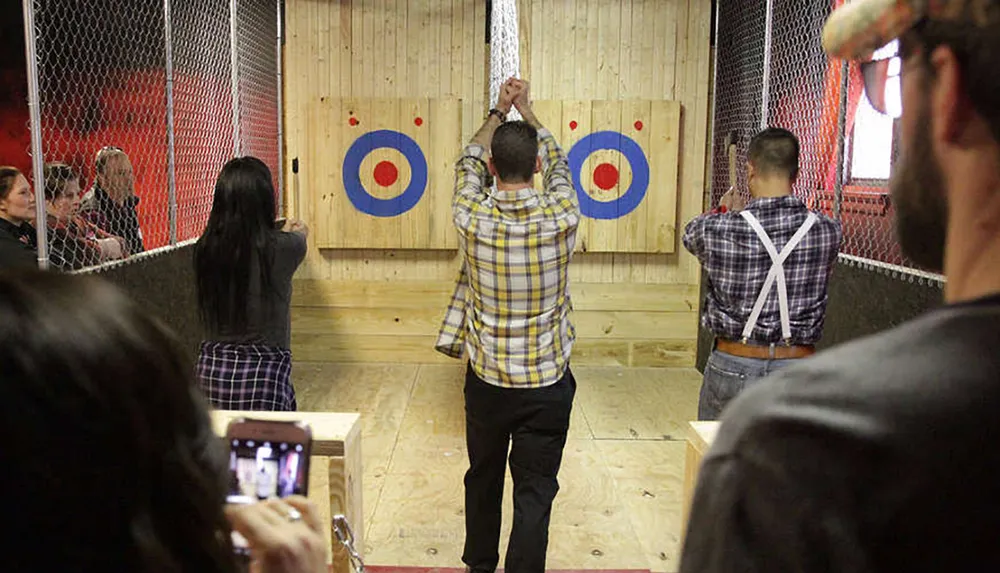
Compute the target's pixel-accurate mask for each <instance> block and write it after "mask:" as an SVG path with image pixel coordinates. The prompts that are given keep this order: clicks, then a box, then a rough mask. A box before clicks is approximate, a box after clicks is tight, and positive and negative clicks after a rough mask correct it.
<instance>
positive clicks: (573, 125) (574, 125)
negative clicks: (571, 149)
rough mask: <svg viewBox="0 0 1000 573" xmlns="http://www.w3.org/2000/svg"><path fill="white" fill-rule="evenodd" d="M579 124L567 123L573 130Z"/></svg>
mask: <svg viewBox="0 0 1000 573" xmlns="http://www.w3.org/2000/svg"><path fill="white" fill-rule="evenodd" d="M578 125H579V124H578V123H576V122H575V121H571V122H569V128H570V129H573V130H575V129H576V128H577V126H578Z"/></svg>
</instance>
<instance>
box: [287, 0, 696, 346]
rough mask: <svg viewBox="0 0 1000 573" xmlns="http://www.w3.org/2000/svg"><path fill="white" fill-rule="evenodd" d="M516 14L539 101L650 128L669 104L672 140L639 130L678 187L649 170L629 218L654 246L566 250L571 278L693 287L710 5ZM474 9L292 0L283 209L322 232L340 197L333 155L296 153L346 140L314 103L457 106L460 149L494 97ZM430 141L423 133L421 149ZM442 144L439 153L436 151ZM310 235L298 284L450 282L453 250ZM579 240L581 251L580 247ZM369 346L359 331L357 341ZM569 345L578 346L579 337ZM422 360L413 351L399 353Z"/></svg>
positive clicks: (373, 0) (619, 307)
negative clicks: (583, 104)
mask: <svg viewBox="0 0 1000 573" xmlns="http://www.w3.org/2000/svg"><path fill="white" fill-rule="evenodd" d="M518 8H519V12H520V14H519V20H520V22H521V32H522V36H521V45H522V53H521V62H522V67H521V72H522V76H523V77H525V78H526V79H528V80H529V81H531V82H532V85H533V97H534V98H535V99H536V100H553V101H561V102H574V101H575V102H579V101H588V102H589V101H593V100H611V101H619V102H626V101H632V100H645V101H650V102H652V103H651V109H650V113H651V116H652V117H653V118H654V119H653V120H652V122H656V121H657V119H656V117H657V113H664V112H662V111H661V112H658V111H657V103H658V102H659V103H661V104H662V103H664V102H671V101H673V102H677V103H676V104H673V105H674V106H675V107H673V108H671V109H668V110H667V111H666V112H665V113H666V114H667V115H671V116H672V117H673V118H674V119H676V121H677V123H678V125H679V128H678V130H677V132H676V134H674V133H673V132H671V133H669V134H664V133H662V132H661V131H652V130H650V131H648V135H649V137H650V140H651V141H650V149H651V150H652V151H651V153H654V154H655V150H656V149H658V144H659V146H660V147H663V148H669V149H670V150H671V151H670V154H671V155H672V156H674V157H678V158H679V161H675V163H676V165H677V173H676V174H669V173H668V174H666V175H665V176H666V177H667V178H668V179H669V180H670V181H676V183H675V185H676V188H675V189H674V192H673V193H670V192H667V193H665V194H662V195H661V194H659V193H654V191H656V190H659V189H665V188H668V187H669V183H663V182H657V181H656V179H655V177H656V173H663V170H658V171H654V174H653V175H654V182H653V183H651V193H650V195H649V196H648V197H647V199H646V201H648V202H649V205H647V207H646V220H645V223H644V224H641V225H640V227H641V228H643V229H645V238H644V239H643V240H644V241H645V242H646V243H647V244H648V245H653V246H654V247H655V248H654V249H653V251H651V252H649V253H615V254H612V253H595V252H591V253H577V255H576V256H575V257H574V261H573V264H572V265H571V267H570V277H571V281H572V282H573V283H574V286H577V285H580V286H584V285H586V286H589V285H592V284H594V285H602V286H608V287H611V286H626V285H668V284H669V285H676V286H689V287H697V284H698V281H699V266H698V263H697V260H696V259H695V258H694V257H692V256H690V255H689V254H687V253H686V251H684V249H683V248H682V247H680V245H679V237H678V235H679V234H680V232H679V230H680V229H682V228H683V225H684V223H686V222H687V221H688V220H690V219H691V218H693V217H694V216H695V215H697V214H698V213H699V212H700V210H701V204H702V198H703V196H704V186H705V181H706V179H705V169H706V163H707V162H706V149H708V145H709V139H708V137H707V128H708V118H709V84H710V80H711V66H710V63H711V53H710V46H709V39H710V32H711V29H710V28H711V2H709V1H708V0H629V1H628V2H625V3H622V2H620V1H618V0H574V1H572V2H570V1H568V0H558V1H557V0H519V1H518ZM485 9H486V8H485V3H483V2H481V1H479V0H338V1H336V2H332V1H329V0H288V2H287V5H286V22H287V28H286V37H287V42H286V45H285V53H284V61H285V78H286V85H285V101H286V105H285V114H286V115H285V142H284V145H285V150H286V155H285V158H284V161H285V167H286V173H288V174H289V176H288V177H286V189H285V191H286V193H285V196H286V197H289V198H291V200H292V201H294V196H295V194H294V193H293V187H294V186H295V184H296V181H297V182H298V189H299V196H300V197H301V205H289V209H295V210H296V212H297V213H298V214H299V216H301V217H303V218H305V219H306V222H307V223H309V224H310V225H312V226H313V227H314V230H315V229H318V228H319V227H320V226H323V225H326V226H329V221H327V222H326V223H321V222H320V219H321V218H322V217H323V216H324V214H323V212H324V210H325V209H329V204H328V201H329V197H330V196H331V194H335V193H342V192H343V188H342V183H341V177H340V174H339V173H336V172H333V171H332V169H329V165H330V164H331V163H336V162H335V161H330V160H328V159H327V158H325V157H324V159H323V163H322V164H320V165H316V164H315V162H314V160H309V161H307V160H306V157H307V155H309V156H310V157H319V156H321V155H322V153H321V152H322V151H323V150H324V149H328V148H331V147H336V146H341V147H342V146H343V144H342V143H340V142H338V141H337V138H338V137H339V136H338V135H337V133H339V132H341V131H342V130H341V129H339V128H340V127H341V124H339V123H336V122H333V119H332V118H333V116H334V115H336V114H333V113H330V112H329V110H324V109H323V104H324V103H325V102H330V101H331V100H347V99H351V98H363V99H368V100H370V99H379V98H381V99H410V100H428V101H433V100H451V101H458V102H460V103H459V104H458V105H459V106H460V108H461V113H460V119H459V120H458V123H459V124H460V128H459V133H460V135H459V141H458V143H457V144H456V145H455V146H454V147H453V148H452V149H449V150H447V151H449V152H450V154H451V156H452V157H454V156H455V155H457V153H458V152H459V149H460V146H461V142H463V141H466V140H467V139H468V138H470V137H471V136H472V133H473V131H475V129H476V128H478V126H479V124H480V122H481V121H482V119H483V117H484V114H485V112H486V110H487V109H488V108H489V107H490V102H487V101H486V98H485V96H484V94H485V92H486V71H487V61H488V60H487V50H486V46H485V44H484V32H485V30H484V27H485V16H486V14H485ZM327 105H329V104H327ZM449 113H450V112H449ZM431 115H433V111H432V112H431ZM425 119H426V118H425ZM553 121H554V122H558V121H559V118H556V119H554V120H553ZM671 121H673V120H671ZM547 123H548V122H547ZM411 125H412V124H411ZM425 125H428V124H425ZM333 127H336V128H337V129H333ZM429 127H430V128H431V129H433V126H429ZM559 128H560V130H559V133H560V142H561V143H563V145H564V146H567V148H568V146H569V139H570V137H569V135H568V134H567V133H566V132H565V129H566V127H565V126H563V125H560V126H559ZM434 141H435V138H434V137H432V146H433V145H434ZM441 147H442V148H445V147H447V146H445V145H441ZM443 151H444V149H442V154H441V155H440V156H444V155H443ZM434 154H435V155H439V154H438V153H437V152H434ZM296 157H297V158H299V159H300V174H299V175H298V177H295V176H292V175H291V161H292V159H294V158H296ZM653 161H654V160H653V159H651V163H652V162H653ZM319 171H326V177H316V176H315V174H316V173H318V172H319ZM436 194H440V195H442V196H445V197H447V196H450V182H449V184H444V185H441V186H440V187H437V186H435V187H434V188H429V189H428V195H436ZM670 197H674V198H675V199H676V205H675V206H674V207H673V211H674V213H675V216H674V217H673V218H671V219H669V220H661V219H659V218H657V217H655V216H651V215H650V212H656V211H659V210H660V209H667V210H669V207H662V206H655V205H654V202H655V201H657V200H659V199H660V198H667V199H669V198H670ZM651 219H652V220H651ZM449 220H450V219H449ZM585 225H586V223H585ZM427 229H428V232H429V233H430V234H431V235H432V237H437V238H435V239H433V240H434V241H441V240H447V241H454V238H455V235H454V231H453V229H451V228H450V226H449V225H448V224H443V225H442V224H441V221H440V220H439V219H438V218H437V217H432V218H431V219H430V221H429V223H428V225H427ZM633 230H634V229H633V228H630V227H628V226H627V225H626V226H625V227H624V228H621V227H619V226H617V225H616V226H615V229H614V237H615V239H614V241H615V242H616V243H618V242H622V243H624V244H626V245H628V244H629V241H631V240H632V237H633ZM413 231H414V229H412V228H409V229H408V228H407V227H406V226H405V225H404V226H401V227H400V230H399V239H398V240H399V242H400V243H403V242H404V239H405V241H410V240H411V234H410V233H411V232H413ZM337 233H338V234H342V235H344V236H352V235H353V236H356V235H357V230H356V229H352V228H350V227H347V226H345V227H341V228H338V229H337ZM321 235H322V233H318V232H314V233H313V234H312V236H311V237H310V241H309V253H308V255H307V258H306V262H305V264H304V265H303V266H302V267H301V269H300V271H299V274H298V277H299V278H305V279H317V280H329V279H333V280H337V281H345V280H346V281H351V282H376V281H413V282H426V281H437V282H449V281H451V280H453V278H454V272H455V269H456V260H455V252H453V251H451V252H447V251H438V250H424V249H409V250H400V249H402V248H403V247H402V246H400V247H391V248H389V247H387V248H364V249H354V248H348V247H346V246H343V245H341V246H338V247H335V248H324V249H322V250H321V249H320V242H321V241H320V237H321ZM453 244H454V243H449V245H453ZM579 246H580V247H581V250H582V247H583V242H582V241H581V243H580V245H579ZM588 246H589V245H588ZM447 248H451V246H449V247H447ZM612 297H613V293H612ZM694 302H695V304H694V307H695V308H697V301H694ZM609 305H610V306H609V307H608V308H605V309H600V308H596V309H593V310H613V311H628V310H635V311H639V310H643V309H646V308H648V307H647V306H646V305H645V303H644V302H639V303H637V305H636V306H635V307H630V306H629V298H628V291H623V292H622V295H621V298H620V299H619V298H614V297H613V298H612V300H611V301H610V302H609ZM441 311H442V312H443V307H442V308H441ZM348 335H349V333H348ZM649 340H651V341H655V340H657V339H655V338H651V339H649ZM368 342H370V341H365V340H364V339H359V343H360V344H368ZM599 342H602V343H603V344H607V345H611V343H612V342H613V343H614V348H611V347H610V346H606V347H603V348H601V347H598V346H592V347H590V349H589V350H588V352H589V351H590V350H593V352H594V356H595V357H597V356H599V357H601V359H602V360H614V361H615V363H626V364H632V363H636V361H635V360H634V358H636V357H642V356H648V357H650V358H649V359H648V360H647V359H645V358H644V359H642V360H641V361H640V362H639V363H661V364H668V363H674V362H673V361H674V360H675V359H676V358H678V357H679V355H674V354H670V352H671V351H669V350H665V349H663V348H662V347H661V351H652V354H651V353H650V352H651V350H650V347H649V346H648V345H644V343H640V342H638V341H625V344H624V345H623V344H620V343H619V342H617V341H599ZM652 344H658V343H656V342H653V343H652ZM345 345H346V346H345ZM338 346H339V347H340V350H339V351H338V355H339V356H343V357H344V358H350V357H355V356H357V355H358V354H363V355H366V356H371V357H373V358H374V357H375V356H376V354H377V352H381V351H383V350H384V349H380V350H375V349H374V347H369V348H367V349H366V348H360V349H354V350H358V352H354V351H353V350H352V349H351V348H350V345H349V341H344V342H338ZM612 350H613V351H612ZM579 351H580V352H584V351H585V346H580V347H579ZM402 354H404V355H406V354H407V352H403V353H402ZM420 354H421V353H418V352H415V351H414V352H412V353H410V354H409V355H410V356H413V357H416V356H418V355H420Z"/></svg>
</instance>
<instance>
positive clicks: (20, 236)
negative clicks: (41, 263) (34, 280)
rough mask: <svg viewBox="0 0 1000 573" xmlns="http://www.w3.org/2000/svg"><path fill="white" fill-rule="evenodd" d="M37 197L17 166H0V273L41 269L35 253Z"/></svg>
mask: <svg viewBox="0 0 1000 573" xmlns="http://www.w3.org/2000/svg"><path fill="white" fill-rule="evenodd" d="M34 218H35V194H34V193H32V191H31V185H29V184H28V180H27V179H26V178H25V177H24V175H22V174H21V172H20V171H19V170H17V168H14V167H0V271H2V270H4V269H11V268H30V267H37V266H38V255H37V254H36V252H35V229H34V227H32V226H31V224H30V221H32V220H33V219H34Z"/></svg>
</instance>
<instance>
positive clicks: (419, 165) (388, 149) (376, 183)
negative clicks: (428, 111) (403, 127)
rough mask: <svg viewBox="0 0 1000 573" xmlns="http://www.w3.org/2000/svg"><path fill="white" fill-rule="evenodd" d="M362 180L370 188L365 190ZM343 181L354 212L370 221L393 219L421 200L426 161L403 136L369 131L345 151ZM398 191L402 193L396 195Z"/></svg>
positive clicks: (415, 145) (411, 140) (410, 139)
mask: <svg viewBox="0 0 1000 573" xmlns="http://www.w3.org/2000/svg"><path fill="white" fill-rule="evenodd" d="M376 152H377V153H376ZM362 177H364V179H366V180H370V181H371V182H372V183H371V184H370V188H367V189H366V188H365V185H364V183H362ZM343 179H344V190H345V191H346V193H347V198H348V199H349V200H350V201H351V204H352V205H354V208H355V209H357V210H358V211H361V212H362V213H366V214H368V215H372V216H373V217H396V216H399V215H402V214H403V213H406V212H407V211H409V210H411V209H413V207H415V206H416V205H417V203H419V202H420V199H421V197H423V195H424V191H425V190H426V189H427V158H426V157H425V156H424V153H423V151H421V149H420V146H419V145H418V144H417V142H416V141H414V140H413V139H412V138H410V137H409V136H408V135H406V134H404V133H400V132H398V131H393V130H389V129H382V130H378V131H371V132H368V133H366V134H364V135H362V136H361V137H359V138H357V139H356V140H355V141H354V143H353V144H352V145H351V147H350V148H349V149H348V150H347V153H346V154H345V157H344V168H343ZM400 187H402V188H403V191H402V192H401V193H397V191H398V189H399V188H400Z"/></svg>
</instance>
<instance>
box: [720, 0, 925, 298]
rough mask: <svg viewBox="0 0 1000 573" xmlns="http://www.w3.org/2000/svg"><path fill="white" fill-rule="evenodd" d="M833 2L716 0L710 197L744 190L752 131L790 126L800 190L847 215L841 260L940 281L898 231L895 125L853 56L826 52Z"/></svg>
mask: <svg viewBox="0 0 1000 573" xmlns="http://www.w3.org/2000/svg"><path fill="white" fill-rule="evenodd" d="M835 2H836V0H761V1H760V2H719V3H718V20H717V30H716V34H717V35H716V38H717V44H716V45H717V62H716V66H717V68H716V91H715V119H714V134H713V138H714V146H713V150H714V151H713V153H714V157H713V163H712V165H713V168H712V179H711V181H712V187H711V199H712V204H713V205H715V204H718V201H719V199H720V198H721V197H722V195H723V194H724V193H725V192H726V191H727V190H728V189H729V188H730V186H731V185H735V187H736V188H737V189H738V190H740V191H741V192H742V193H743V194H744V196H747V195H748V193H749V191H748V185H747V180H746V169H745V167H744V166H745V164H746V161H747V151H748V148H749V144H750V140H751V138H752V137H753V136H754V135H755V134H756V133H757V132H759V131H760V130H762V129H764V128H765V127H783V128H786V129H788V130H790V131H792V132H793V133H795V135H796V136H798V138H799V142H800V144H801V156H800V174H799V178H798V181H797V182H796V185H795V187H794V193H795V195H796V196H798V197H800V198H802V199H803V201H805V202H806V204H807V205H809V207H810V208H812V209H815V210H817V211H819V212H822V213H825V214H827V215H829V216H831V217H834V218H837V219H839V220H840V221H841V223H842V225H843V229H844V245H843V247H842V249H841V256H840V260H841V262H843V263H846V264H854V265H861V266H865V267H867V268H870V269H873V270H877V271H879V272H885V273H888V274H891V275H894V276H897V277H899V278H902V279H906V280H910V281H920V282H927V283H929V284H930V283H933V284H937V285H940V284H941V279H940V277H938V276H937V275H930V274H927V273H923V272H921V271H919V270H917V269H915V268H914V267H913V265H912V264H911V263H910V262H909V261H907V260H906V259H905V258H904V257H903V255H902V253H901V252H900V250H899V245H898V243H897V241H896V239H895V236H894V231H893V217H894V213H893V207H892V202H891V200H890V196H889V191H888V179H889V176H890V171H891V165H892V162H893V159H894V158H895V154H896V147H897V145H898V127H897V125H896V124H894V122H893V121H892V120H891V119H889V118H887V117H883V116H881V115H879V114H878V113H877V112H874V110H871V109H870V107H869V106H868V102H867V99H866V98H865V97H864V94H863V88H862V82H861V76H860V70H859V69H858V67H857V64H852V63H847V62H843V61H841V60H836V59H830V58H828V57H827V56H826V54H825V53H824V52H823V49H822V45H821V43H820V39H821V32H822V29H823V24H824V23H825V22H826V19H827V17H828V16H829V15H830V13H831V11H832V10H833V6H834V3H835ZM730 142H731V143H732V144H733V145H735V149H736V181H735V182H733V181H730V179H731V176H730V166H729V145H730Z"/></svg>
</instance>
